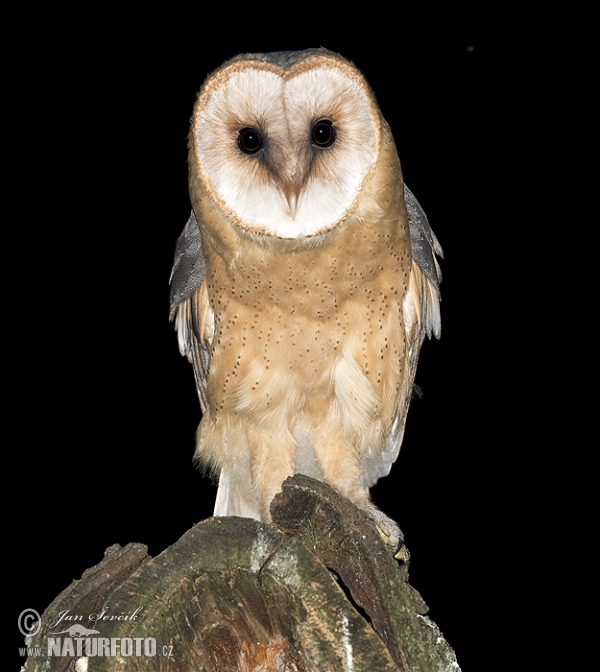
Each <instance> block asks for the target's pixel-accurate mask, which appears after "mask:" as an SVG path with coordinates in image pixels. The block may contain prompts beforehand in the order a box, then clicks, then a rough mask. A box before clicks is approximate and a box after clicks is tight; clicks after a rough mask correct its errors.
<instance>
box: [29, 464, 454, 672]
mask: <svg viewBox="0 0 600 672" xmlns="http://www.w3.org/2000/svg"><path fill="white" fill-rule="evenodd" d="M272 515H273V522H274V524H273V525H264V524H262V523H258V522H256V521H254V520H250V519H245V518H210V519H208V520H205V521H203V522H201V523H199V524H197V525H195V526H194V527H193V528H192V529H191V530H189V531H188V532H187V533H186V534H184V535H183V536H182V537H181V539H179V541H177V542H176V543H175V544H173V545H172V546H170V547H169V548H167V549H166V550H165V551H164V552H163V553H161V554H160V555H158V556H157V557H155V558H150V557H149V556H148V555H147V552H146V548H145V547H144V546H142V545H140V544H129V545H127V546H126V547H125V548H120V547H118V546H113V547H111V548H109V549H108V550H107V552H106V554H105V557H104V559H103V560H102V562H100V564H99V565H97V566H96V567H93V568H91V569H89V570H87V571H86V572H85V573H84V575H83V576H82V578H81V580H80V581H75V582H73V584H71V586H69V587H68V588H67V589H66V590H64V591H63V592H62V593H61V594H60V595H59V596H58V597H57V598H56V599H55V600H54V602H53V603H52V604H51V605H50V606H49V607H48V608H47V609H46V611H45V612H44V614H43V616H42V618H41V626H42V627H41V630H40V632H39V633H38V634H37V635H36V636H35V637H33V638H32V640H31V641H30V643H29V646H30V647H39V648H40V649H41V650H42V651H43V652H47V655H42V656H38V657H32V658H29V659H28V660H27V663H26V665H25V670H26V672H33V671H36V672H41V671H42V670H44V671H46V670H48V671H52V672H64V671H65V670H75V669H77V670H78V672H79V671H80V670H89V671H90V672H94V671H98V672H102V671H108V670H110V671H119V670H127V671H130V670H142V669H143V670H165V671H166V670H169V671H171V672H184V671H186V672H187V671H190V672H191V671H192V670H193V671H198V670H202V671H206V672H212V671H214V672H228V671H230V670H232V671H233V670H235V671H238V670H241V671H244V672H246V671H250V670H254V671H256V672H258V671H259V670H260V671H261V672H262V671H265V672H266V671H268V670H273V671H286V672H288V671H289V672H302V671H304V670H306V671H309V670H311V671H312V670H319V671H323V672H325V671H326V672H330V671H331V672H333V671H336V670H340V671H349V670H353V671H355V672H359V671H360V670H365V671H368V672H374V671H378V672H379V671H389V672H392V671H396V670H402V671H409V672H438V671H442V670H444V671H450V670H452V671H456V670H458V669H459V668H458V665H457V664H456V661H455V658H454V654H453V652H452V650H451V649H450V647H449V646H448V645H447V643H446V642H445V640H444V639H443V638H442V636H441V634H440V632H439V630H438V629H437V627H436V626H435V624H433V623H432V622H431V621H430V620H429V619H427V617H426V616H424V614H425V612H426V610H427V607H426V606H425V604H424V603H423V600H422V599H421V598H420V596H419V595H418V593H417V592H416V591H415V590H414V589H413V588H412V587H411V586H410V585H409V584H408V582H407V580H408V573H407V568H406V567H405V566H404V565H399V564H398V563H397V561H396V560H394V559H393V557H392V554H391V551H390V548H389V547H387V546H385V544H384V543H383V542H382V541H381V539H380V538H379V536H378V534H377V532H376V531H375V528H374V526H373V524H372V523H371V521H369V520H368V518H367V517H366V516H365V514H364V513H363V512H361V511H360V510H358V509H357V508H356V507H355V506H354V505H353V504H351V503H350V502H349V501H347V500H345V499H344V498H343V497H341V496H340V495H339V494H337V493H335V492H334V491H333V490H332V489H331V488H329V487H328V486H326V485H324V484H322V483H319V482H317V481H314V480H312V479H310V478H308V477H306V476H295V477H294V478H291V479H288V480H287V481H286V483H285V484H284V486H283V491H282V493H281V494H280V495H278V496H277V497H276V498H275V500H274V502H273V505H272ZM140 607H141V609H140ZM61 613H62V614H63V618H62V620H61V621H60V623H58V624H57V621H58V620H59V618H60V616H61ZM94 614H96V615H98V614H103V616H102V617H101V618H99V619H98V618H95V617H94ZM69 616H70V617H71V618H73V617H80V619H78V620H69V618H68V617H69ZM90 616H91V617H92V618H90ZM119 616H121V619H122V620H116V619H117V618H118V617H119ZM110 617H112V618H113V619H114V620H110ZM70 626H75V627H76V628H82V627H83V628H87V629H91V630H95V631H96V632H95V633H88V635H87V637H86V634H85V631H80V632H75V631H74V630H73V629H71V630H70V631H69V632H66V633H65V632H64V631H65V630H66V629H67V628H69V627H70ZM59 633H60V634H59ZM77 635H79V636H77ZM86 645H87V646H88V647H89V648H88V649H87V653H88V654H90V655H88V656H87V659H84V660H82V658H86V656H85V653H86V649H85V647H86ZM77 646H79V647H80V648H81V650H80V651H77ZM111 646H112V647H113V648H112V649H111ZM103 647H105V648H103ZM128 647H130V649H131V652H130V651H129V650H128ZM154 647H155V648H154ZM73 653H74V654H75V655H72V654H73ZM101 653H103V654H104V655H100V654H101ZM58 654H66V655H58Z"/></svg>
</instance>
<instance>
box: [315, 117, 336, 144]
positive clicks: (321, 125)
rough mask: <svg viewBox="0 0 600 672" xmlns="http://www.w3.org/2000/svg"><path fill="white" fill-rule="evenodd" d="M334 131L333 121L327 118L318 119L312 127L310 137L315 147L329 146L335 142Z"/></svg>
mask: <svg viewBox="0 0 600 672" xmlns="http://www.w3.org/2000/svg"><path fill="white" fill-rule="evenodd" d="M335 138H336V133H335V128H334V127H333V122H332V121H329V119H319V121H316V122H315V123H314V125H313V127H312V131H311V139H312V142H313V145H316V146H317V147H331V145H333V143H334V142H335Z"/></svg>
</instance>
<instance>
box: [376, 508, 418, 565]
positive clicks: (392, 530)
mask: <svg viewBox="0 0 600 672" xmlns="http://www.w3.org/2000/svg"><path fill="white" fill-rule="evenodd" d="M366 512H367V514H368V515H369V517H370V518H371V520H372V521H373V522H374V523H375V527H376V528H377V531H378V532H379V536H380V537H381V538H382V539H383V541H384V542H385V543H386V544H387V545H388V546H391V547H392V548H393V549H394V557H395V558H396V559H397V560H399V561H400V562H403V563H404V564H406V565H407V564H408V561H409V559H410V553H409V552H408V548H406V546H405V545H404V535H403V534H402V530H401V529H400V527H399V525H398V523H396V522H395V521H393V520H392V519H391V518H390V517H389V516H386V515H385V513H383V512H382V511H380V510H379V509H378V508H377V507H376V506H374V505H372V504H371V505H370V506H368V507H367V508H366Z"/></svg>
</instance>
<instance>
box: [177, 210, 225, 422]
mask: <svg viewBox="0 0 600 672" xmlns="http://www.w3.org/2000/svg"><path fill="white" fill-rule="evenodd" d="M205 269H206V262H205V259H204V253H203V251H202V235H201V233H200V228H199V227H198V222H197V221H196V217H195V216H194V212H193V211H192V214H191V215H190V218H189V219H188V221H187V224H186V225H185V228H184V229H183V232H182V234H181V235H180V236H179V238H178V239H177V244H176V246H175V260H174V262H173V270H172V271H171V295H170V304H171V305H170V312H169V318H170V320H171V321H173V319H174V320H175V330H176V332H177V340H178V343H179V351H180V352H181V354H182V355H183V356H184V357H187V359H188V361H189V362H190V363H191V364H192V367H193V369H194V377H195V379H196V390H197V392H198V398H199V399H200V406H201V408H202V412H203V413H204V412H205V411H206V409H207V408H208V399H207V396H206V380H207V377H208V371H209V366H210V353H209V347H208V346H209V345H210V343H211V341H212V337H213V333H214V316H213V312H212V309H211V307H210V302H209V300H208V292H207V290H206V284H205V283H204V276H205Z"/></svg>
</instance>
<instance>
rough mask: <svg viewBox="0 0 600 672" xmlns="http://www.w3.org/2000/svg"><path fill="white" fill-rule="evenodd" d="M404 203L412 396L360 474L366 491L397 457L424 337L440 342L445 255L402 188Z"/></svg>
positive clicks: (413, 200)
mask: <svg viewBox="0 0 600 672" xmlns="http://www.w3.org/2000/svg"><path fill="white" fill-rule="evenodd" d="M404 200H405V202H406V209H407V212H408V223H409V231H410V242H411V249H412V269H411V275H410V281H409V286H408V291H407V292H406V296H405V298H404V305H403V313H404V325H405V331H406V340H407V343H408V366H407V375H408V377H409V382H410V385H409V389H410V390H411V393H409V394H408V395H407V398H406V399H405V400H404V402H403V403H401V404H400V407H399V408H398V412H397V415H396V418H395V421H394V425H393V427H392V431H391V432H390V434H389V436H388V437H387V439H386V443H385V446H384V449H383V451H382V452H381V453H380V454H379V455H377V456H373V458H372V459H371V460H370V461H369V462H368V464H367V465H366V467H367V468H366V469H365V471H364V472H363V474H362V478H361V480H362V482H363V484H364V485H365V486H367V487H372V486H373V485H375V483H376V482H377V481H378V480H379V479H380V478H382V477H383V476H387V475H388V474H389V473H390V469H391V468H392V464H393V463H394V462H395V461H396V458H397V457H398V453H399V452H400V446H401V444H402V439H403V437H404V427H405V424H406V414H407V412H408V407H409V404H410V401H411V396H412V390H413V389H414V386H413V383H414V378H415V373H416V370H417V362H418V360H419V353H420V351H421V346H422V345H423V341H424V340H425V337H426V336H427V337H428V338H431V337H432V336H435V337H436V338H439V337H440V335H441V329H442V322H441V315H440V282H441V281H442V272H441V270H440V267H439V264H438V261H437V257H443V256H444V253H443V251H442V247H441V245H440V244H439V242H438V240H437V238H436V237H435V234H434V233H433V231H432V230H431V227H430V226H429V222H428V221H427V217H426V215H425V213H424V212H423V208H421V206H420V205H419V202H418V201H417V199H416V198H415V197H414V195H413V193H412V192H411V191H410V189H408V187H406V186H405V187H404Z"/></svg>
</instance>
